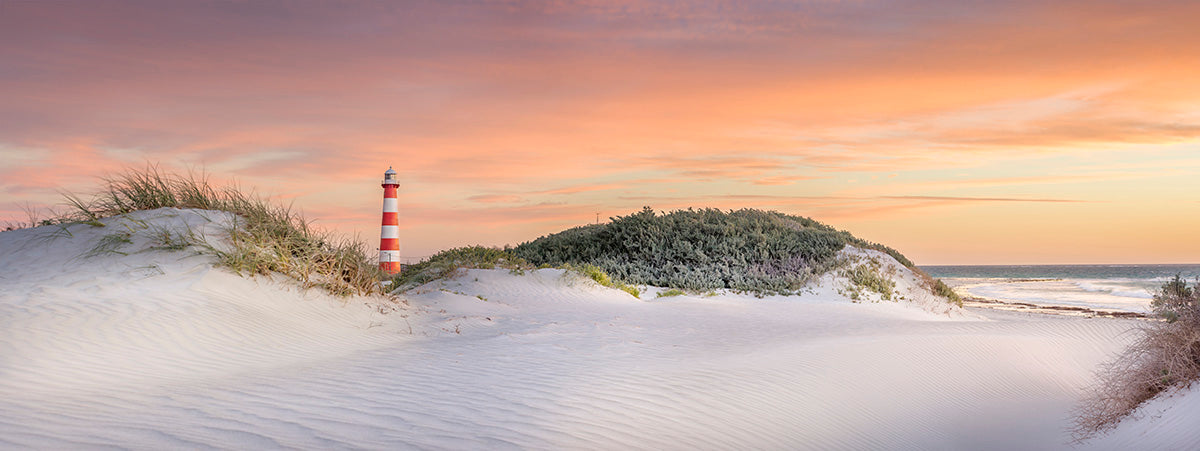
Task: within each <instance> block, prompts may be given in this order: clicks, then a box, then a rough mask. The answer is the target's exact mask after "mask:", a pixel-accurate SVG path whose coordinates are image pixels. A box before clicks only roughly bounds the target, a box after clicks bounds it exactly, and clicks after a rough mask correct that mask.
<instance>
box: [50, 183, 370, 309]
mask: <svg viewBox="0 0 1200 451" xmlns="http://www.w3.org/2000/svg"><path fill="white" fill-rule="evenodd" d="M102 181H103V184H102V186H101V188H100V190H99V191H97V192H96V193H94V194H93V195H92V196H90V197H87V198H85V197H82V196H78V195H74V194H65V195H64V196H65V198H66V202H67V204H68V206H70V207H71V211H70V212H69V213H66V214H65V215H64V217H63V218H62V220H69V221H74V222H82V223H92V224H95V223H98V220H99V219H103V218H108V217H112V216H118V215H123V214H127V213H132V212H135V211H142V210H154V209H159V208H188V209H201V210H220V211H225V212H229V213H232V214H233V215H234V216H233V221H232V223H231V224H230V225H229V226H228V230H227V232H228V238H229V244H230V246H214V245H211V244H209V243H207V242H205V241H204V240H203V239H200V238H198V237H196V236H194V235H192V234H181V233H173V232H171V231H157V232H156V233H159V234H160V235H161V236H158V242H157V247H158V248H160V249H167V250H169V249H183V248H186V247H188V246H190V245H197V246H199V247H200V248H202V249H204V250H205V251H206V252H208V253H211V254H213V255H215V256H216V257H217V261H218V263H219V264H220V265H221V266H225V267H227V268H230V269H232V270H234V271H236V272H238V273H239V274H262V275H266V274H270V273H273V272H277V273H281V274H285V275H287V276H290V277H293V278H295V279H296V280H298V281H300V283H301V284H302V285H303V286H304V287H305V288H312V287H320V288H323V289H326V290H328V291H329V292H331V293H333V294H337V295H342V296H345V295H352V294H358V295H369V294H379V293H381V292H382V290H381V288H380V285H379V282H380V280H381V279H382V277H383V273H382V272H381V271H380V270H379V268H378V265H377V264H376V263H375V262H374V261H373V259H371V258H369V257H368V254H367V248H366V245H364V244H363V243H361V242H359V241H357V240H352V239H347V238H343V237H340V236H338V235H335V234H334V233H332V232H329V231H325V230H321V229H318V228H315V227H313V226H312V225H311V224H310V223H309V222H308V221H307V220H306V219H305V218H304V216H303V215H302V214H301V213H300V212H298V211H295V210H293V209H292V208H291V207H290V206H287V205H282V204H279V203H276V202H272V201H270V200H268V199H264V198H262V197H260V196H257V195H255V194H253V193H247V192H245V191H244V190H241V189H239V188H237V187H235V186H229V187H222V188H218V187H215V186H213V184H211V183H210V182H209V180H208V177H207V176H206V175H204V174H196V173H189V174H187V175H179V174H173V173H168V172H164V171H162V170H160V169H159V168H158V167H157V166H154V165H148V166H146V167H145V168H142V169H128V170H125V171H124V172H121V173H118V174H115V175H111V176H108V177H105V178H103V179H102ZM108 241H111V243H110V242H108ZM108 241H106V242H104V243H100V244H99V245H98V247H99V248H100V249H98V252H108V251H115V250H116V249H117V247H119V246H117V245H118V244H120V240H118V239H116V238H114V239H112V240H108Z"/></svg>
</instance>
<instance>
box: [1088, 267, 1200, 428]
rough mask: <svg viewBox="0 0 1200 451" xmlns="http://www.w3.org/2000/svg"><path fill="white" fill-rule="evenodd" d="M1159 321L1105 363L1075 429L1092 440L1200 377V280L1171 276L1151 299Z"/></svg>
mask: <svg viewBox="0 0 1200 451" xmlns="http://www.w3.org/2000/svg"><path fill="white" fill-rule="evenodd" d="M1150 306H1151V308H1152V309H1153V311H1154V313H1155V315H1156V316H1157V317H1158V318H1159V319H1160V321H1157V322H1153V323H1150V324H1148V325H1146V326H1144V327H1142V335H1141V337H1139V338H1138V339H1137V340H1136V341H1134V342H1133V344H1132V345H1130V346H1129V347H1128V348H1126V349H1125V351H1124V352H1123V353H1122V354H1121V355H1120V356H1118V357H1117V358H1116V359H1114V360H1113V361H1111V362H1109V363H1107V364H1105V365H1104V366H1102V367H1101V369H1100V371H1099V372H1098V374H1097V377H1098V381H1097V383H1096V384H1095V385H1094V386H1093V387H1092V388H1091V390H1089V392H1088V395H1087V397H1085V398H1084V401H1083V402H1082V403H1081V404H1080V406H1079V407H1078V408H1077V409H1076V415H1075V418H1074V424H1073V428H1072V430H1071V432H1072V435H1073V436H1074V438H1075V439H1076V440H1077V441H1080V442H1082V441H1084V440H1087V439H1089V438H1091V437H1093V436H1095V435H1097V434H1099V433H1102V432H1105V431H1108V430H1110V429H1113V428H1115V427H1116V426H1117V424H1119V423H1120V422H1121V420H1122V419H1124V418H1125V417H1127V416H1128V415H1129V414H1131V413H1133V411H1134V410H1135V409H1137V407H1138V406H1140V405H1141V404H1142V403H1143V402H1145V401H1147V400H1149V399H1151V398H1153V397H1155V396H1157V395H1158V394H1160V393H1163V392H1165V391H1167V390H1169V389H1172V388H1187V387H1189V386H1191V384H1192V383H1193V382H1196V381H1197V380H1198V379H1200V282H1197V283H1196V284H1194V285H1188V283H1187V282H1186V281H1185V280H1183V279H1182V278H1181V277H1180V276H1179V275H1176V276H1175V277H1174V278H1173V279H1171V280H1169V281H1167V282H1166V283H1164V284H1163V285H1162V287H1160V288H1159V290H1158V291H1157V292H1156V293H1155V294H1154V299H1153V300H1152V301H1151V303H1150Z"/></svg>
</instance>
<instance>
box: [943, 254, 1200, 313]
mask: <svg viewBox="0 0 1200 451" xmlns="http://www.w3.org/2000/svg"><path fill="white" fill-rule="evenodd" d="M921 269H923V270H925V272H927V273H929V275H931V276H933V277H936V278H939V279H942V281H944V282H946V284H947V285H949V286H950V287H952V288H954V289H955V291H958V293H959V294H965V295H968V296H974V297H980V298H985V299H991V300H997V301H1004V302H1024V303H1030V304H1037V305H1046V306H1069V307H1086V308H1090V309H1094V310H1097V309H1099V310H1113V311H1126V312H1138V313H1147V312H1149V311H1150V300H1151V299H1152V297H1153V293H1154V292H1155V291H1156V290H1157V289H1158V288H1159V287H1161V286H1162V284H1163V282H1166V281H1167V280H1168V279H1170V278H1172V277H1174V276H1175V275H1176V274H1179V275H1182V276H1183V277H1184V278H1186V279H1187V280H1188V281H1189V282H1191V283H1194V282H1195V281H1196V280H1197V277H1200V265H1012V266H1000V265H997V266H922V267H921Z"/></svg>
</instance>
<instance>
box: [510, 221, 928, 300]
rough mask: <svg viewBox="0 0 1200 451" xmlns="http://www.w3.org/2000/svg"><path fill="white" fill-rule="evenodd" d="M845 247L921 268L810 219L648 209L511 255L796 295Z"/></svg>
mask: <svg viewBox="0 0 1200 451" xmlns="http://www.w3.org/2000/svg"><path fill="white" fill-rule="evenodd" d="M848 244H849V245H854V246H857V247H860V248H864V249H873V250H878V251H881V252H884V253H886V254H888V255H890V256H892V257H893V258H895V259H896V260H897V261H898V262H900V263H901V264H903V265H904V266H906V267H909V268H912V269H914V270H916V267H915V266H914V265H913V263H912V261H910V260H909V259H907V258H905V257H904V256H903V255H901V254H900V253H899V252H897V251H896V250H895V249H891V248H889V247H886V246H883V245H880V244H876V243H871V242H868V241H866V240H863V239H860V238H857V237H855V236H853V235H851V234H850V233H849V232H845V231H841V230H837V229H835V228H833V227H830V226H827V225H825V224H821V223H820V222H817V221H814V220H812V219H809V218H805V217H800V216H792V215H786V214H783V213H778V212H768V211H762V210H754V209H743V210H737V211H728V212H725V211H721V210H717V209H702V210H692V209H689V210H678V211H673V212H669V213H663V214H657V213H655V212H654V210H652V209H650V208H649V207H646V208H644V209H643V210H642V211H640V212H637V213H633V214H631V215H628V216H620V217H615V218H612V221H611V222H610V223H608V224H596V225H588V226H582V227H575V228H572V229H568V230H565V231H562V232H559V233H555V234H552V235H547V236H543V237H540V238H538V239H536V240H533V241H530V242H526V243H522V244H520V245H518V246H517V247H516V248H514V249H513V253H514V254H515V255H517V256H519V257H522V258H524V259H525V260H527V261H529V262H530V263H532V264H535V265H543V264H548V265H553V266H561V265H564V264H571V265H583V264H590V265H594V266H596V267H598V268H600V269H601V270H603V271H604V272H605V273H607V274H609V275H611V276H612V278H613V279H615V280H618V281H621V282H623V283H628V284H638V285H652V286H659V287H669V288H677V289H681V290H688V291H695V292H706V291H710V290H714V289H722V288H726V289H732V290H738V291H747V292H754V293H759V294H776V293H779V294H792V293H796V292H798V291H799V290H801V289H802V288H803V287H804V286H805V285H807V284H808V283H809V282H811V281H813V280H814V279H816V278H817V277H819V276H820V275H821V274H824V273H826V272H828V271H830V270H833V269H835V268H836V267H837V261H836V260H837V259H836V258H835V257H836V256H837V254H838V252H839V251H841V250H842V248H844V247H845V246H846V245H848Z"/></svg>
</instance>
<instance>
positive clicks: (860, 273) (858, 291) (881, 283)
mask: <svg viewBox="0 0 1200 451" xmlns="http://www.w3.org/2000/svg"><path fill="white" fill-rule="evenodd" d="M881 267H882V264H881V263H880V262H879V260H877V259H874V258H872V259H869V260H867V262H866V263H863V264H860V265H857V266H851V267H850V268H847V269H843V270H842V276H843V277H845V278H847V279H849V281H850V286H849V287H847V293H846V295H847V296H848V297H849V298H850V299H853V300H855V301H857V300H860V299H862V292H863V290H868V291H874V292H876V293H879V297H880V299H883V300H885V301H890V300H892V293H893V292H894V291H895V290H896V281H895V280H892V278H891V277H889V275H885V274H884V273H883V271H881V270H880V268H881Z"/></svg>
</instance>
